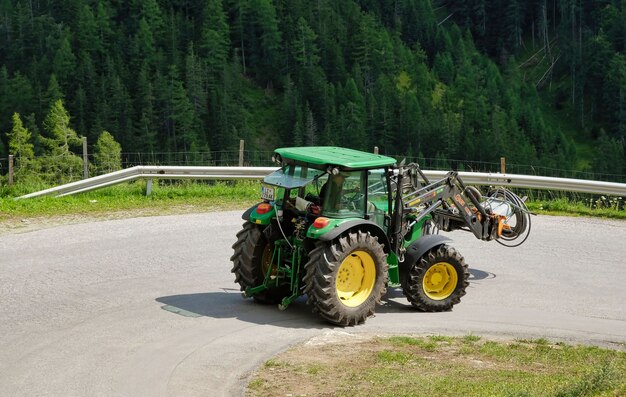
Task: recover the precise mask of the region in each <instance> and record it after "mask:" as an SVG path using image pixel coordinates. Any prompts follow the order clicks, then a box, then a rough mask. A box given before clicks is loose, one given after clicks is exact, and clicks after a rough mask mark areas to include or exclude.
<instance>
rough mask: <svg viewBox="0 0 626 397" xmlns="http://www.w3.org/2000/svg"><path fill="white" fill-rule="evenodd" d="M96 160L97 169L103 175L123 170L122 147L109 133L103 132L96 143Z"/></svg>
mask: <svg viewBox="0 0 626 397" xmlns="http://www.w3.org/2000/svg"><path fill="white" fill-rule="evenodd" d="M94 158H95V163H96V168H97V170H98V172H99V173H101V174H106V173H109V172H113V171H117V170H120V169H122V146H121V145H120V144H119V143H117V141H116V140H115V138H113V135H111V134H110V133H109V132H108V131H102V133H101V134H100V137H99V138H98V141H97V142H96V151H95V153H94Z"/></svg>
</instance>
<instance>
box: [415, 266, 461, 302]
mask: <svg viewBox="0 0 626 397" xmlns="http://www.w3.org/2000/svg"><path fill="white" fill-rule="evenodd" d="M458 282H459V276H458V274H457V273H456V269H455V268H454V266H452V265H451V264H449V263H447V262H439V263H436V264H434V265H432V266H431V267H430V268H429V269H428V270H427V271H426V274H425V275H424V280H423V282H422V284H423V286H424V292H425V293H426V296H428V297H429V298H430V299H433V300H436V301H439V300H443V299H446V298H447V297H449V296H450V295H452V293H453V292H454V289H455V288H456V285H457V283H458Z"/></svg>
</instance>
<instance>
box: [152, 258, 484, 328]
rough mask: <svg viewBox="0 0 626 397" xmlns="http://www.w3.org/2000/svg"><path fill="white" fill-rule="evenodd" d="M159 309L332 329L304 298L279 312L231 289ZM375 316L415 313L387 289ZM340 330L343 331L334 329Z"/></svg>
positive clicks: (167, 301) (474, 277) (475, 274)
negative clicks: (245, 297) (380, 314)
mask: <svg viewBox="0 0 626 397" xmlns="http://www.w3.org/2000/svg"><path fill="white" fill-rule="evenodd" d="M495 277H496V275H495V274H493V273H490V272H485V271H482V270H477V269H470V278H469V279H470V282H472V281H478V280H487V279H492V278H495ZM155 300H156V301H157V302H159V303H161V304H162V305H163V306H161V308H162V309H163V310H166V311H168V312H170V313H172V314H174V315H179V316H183V317H192V318H194V317H210V318H215V319H228V318H233V319H238V320H241V321H245V322H248V323H253V324H271V325H274V326H279V327H285V328H307V329H328V328H329V327H330V328H333V326H332V325H330V324H328V323H327V322H325V321H324V320H322V319H321V317H319V316H318V315H316V314H314V313H312V311H311V306H309V305H307V304H306V296H301V297H299V298H298V299H297V300H296V301H294V302H293V303H292V304H291V305H289V307H288V308H287V310H279V309H278V307H277V305H264V304H259V303H255V302H254V301H253V299H250V298H248V299H244V298H243V297H242V296H241V292H240V291H239V290H237V289H234V288H223V291H219V292H204V293H196V294H184V295H171V296H162V297H159V298H156V299H155ZM376 312H377V313H399V312H413V313H416V311H415V309H414V308H413V306H412V305H411V304H410V303H409V302H408V301H407V300H406V298H405V297H404V294H403V293H402V289H401V288H388V289H387V293H386V294H385V296H383V299H382V302H381V304H380V305H378V306H377V307H376ZM337 328H343V327H337Z"/></svg>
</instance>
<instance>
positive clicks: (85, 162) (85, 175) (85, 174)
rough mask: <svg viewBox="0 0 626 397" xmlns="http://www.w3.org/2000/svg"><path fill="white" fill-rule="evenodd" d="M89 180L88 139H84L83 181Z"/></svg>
mask: <svg viewBox="0 0 626 397" xmlns="http://www.w3.org/2000/svg"><path fill="white" fill-rule="evenodd" d="M87 178H89V155H88V154H87V137H86V136H84V137H83V179H87Z"/></svg>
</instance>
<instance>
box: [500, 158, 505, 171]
mask: <svg viewBox="0 0 626 397" xmlns="http://www.w3.org/2000/svg"><path fill="white" fill-rule="evenodd" d="M500 173H501V174H506V158H505V157H500Z"/></svg>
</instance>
